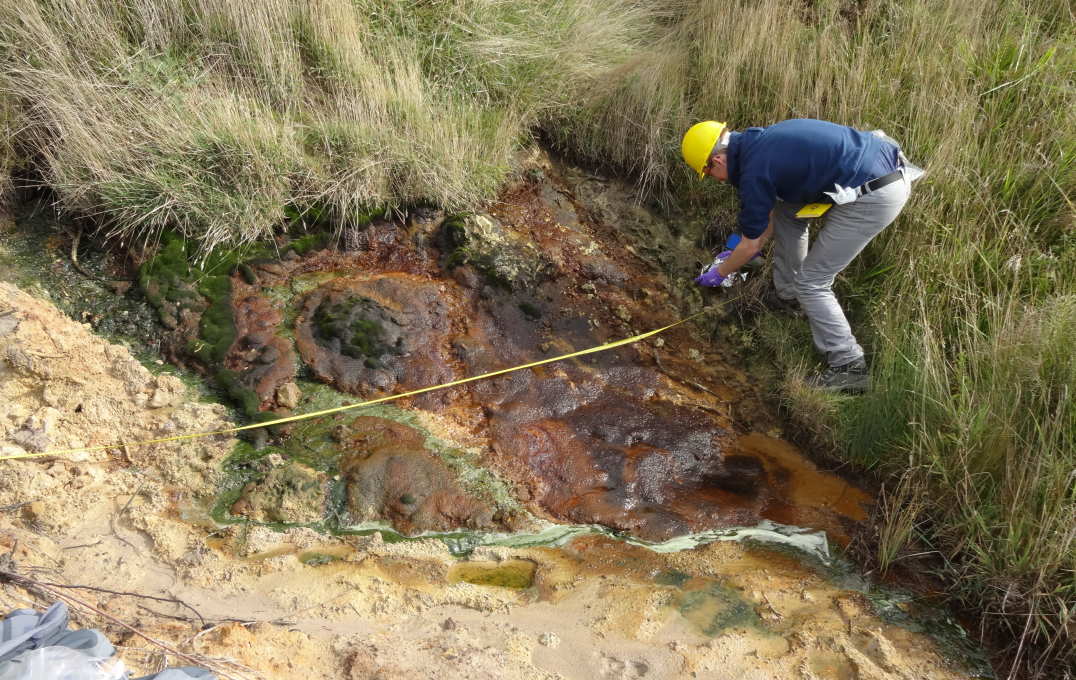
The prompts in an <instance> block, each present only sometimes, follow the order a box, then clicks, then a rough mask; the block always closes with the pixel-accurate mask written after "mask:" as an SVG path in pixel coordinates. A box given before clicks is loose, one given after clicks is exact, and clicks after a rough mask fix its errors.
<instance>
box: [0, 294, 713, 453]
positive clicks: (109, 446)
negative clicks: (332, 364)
mask: <svg viewBox="0 0 1076 680" xmlns="http://www.w3.org/2000/svg"><path fill="white" fill-rule="evenodd" d="M727 302H728V301H725V302H722V303H719V304H716V305H713V306H710V307H707V308H706V309H704V310H702V311H701V312H696V313H695V314H692V315H691V316H688V317H684V318H683V319H680V320H679V321H676V322H674V323H671V324H669V325H668V326H662V327H661V328H657V329H655V330H652V331H647V332H646V333H640V334H639V335H633V336H632V337H630V338H624V339H623V340H615V341H613V342H607V343H605V344H604V345H598V346H596V347H590V348H588V349H583V350H579V351H578V352H571V353H570V354H562V355H560V356H557V357H550V358H549V359H541V360H540V361H532V362H530V363H529V364H520V365H519V366H513V367H511V368H502V369H501V370H499V371H492V372H490V373H483V374H482V375H476V376H472V377H470V378H462V379H460V380H453V381H452V382H446V383H441V384H440V385H433V386H431V387H422V388H420V389H417V390H411V391H410V392H403V393H401V394H390V395H388V396H387V397H378V398H377V399H371V400H369V401H363V402H360V403H358V404H345V405H344V406H336V407H334V408H327V409H323V410H321V411H312V412H310V413H301V414H299V415H297V416H287V417H286V418H277V419H276V420H267V421H265V422H263V423H251V424H249V425H239V426H237V427H229V428H226V429H223V430H212V431H210V432H193V433H190V434H181V435H176V436H174V437H161V438H160V439H147V440H145V441H140V442H126V443H125V442H119V443H116V444H102V445H99V446H79V447H76V448H73V449H56V450H54V451H43V452H41V453H20V454H16V455H13V456H0V460H13V459H16V458H39V457H41V456H63V455H66V454H69V453H75V452H76V451H87V452H89V451H103V450H105V449H116V448H122V447H131V446H149V445H150V444H163V443H165V442H178V441H183V440H185V439H200V438H202V437H212V436H215V435H218V434H231V433H233V432H242V431H243V430H256V429H258V428H262V427H270V426H272V425H280V424H283V423H294V422H295V421H298V420H307V419H309V418H318V417H320V416H327V415H329V414H331V413H339V412H341V411H350V410H352V409H357V408H362V407H364V406H373V405H374V404H380V403H383V402H386V401H392V400H394V399H402V398H404V397H411V396H414V395H416V394H423V393H424V392H432V391H433V390H440V389H445V388H448V387H455V386H456V385H463V384H465V383H469V382H474V381H476V380H485V379H486V378H493V377H496V376H498V375H504V374H506V373H512V372H514V371H521V370H523V369H525V368H534V367H535V366H541V365H543V364H550V363H553V362H554V361H562V360H564V359H571V358H573V357H578V356H583V355H584V354H593V353H595V352H604V351H605V350H607V349H613V348H614V347H623V346H624V345H630V344H632V343H633V342H638V341H640V340H645V339H647V338H649V337H651V336H654V335H657V334H658V333H663V332H665V331H667V330H669V329H670V328H674V327H676V326H679V325H680V324H682V323H687V322H688V321H691V320H692V319H695V318H697V317H700V316H702V315H703V314H706V313H707V312H710V311H712V310H714V309H716V308H718V307H720V306H722V305H723V304H726V303H727Z"/></svg>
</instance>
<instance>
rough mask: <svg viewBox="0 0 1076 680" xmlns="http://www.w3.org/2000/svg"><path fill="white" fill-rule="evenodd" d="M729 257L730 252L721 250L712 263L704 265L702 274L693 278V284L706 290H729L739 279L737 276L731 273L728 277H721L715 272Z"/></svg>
mask: <svg viewBox="0 0 1076 680" xmlns="http://www.w3.org/2000/svg"><path fill="white" fill-rule="evenodd" d="M729 255H732V251H731V250H723V251H721V252H720V253H718V255H717V257H715V258H714V261H713V262H711V263H710V264H708V265H706V267H704V268H703V270H702V273H701V274H699V275H698V276H697V277H695V283H697V284H699V285H700V286H705V287H707V288H718V287H720V288H731V287H732V286H733V285H734V284H735V283H736V281H737V279H739V278H741V277H740V276H738V275H737V274H735V273H733V274H730V275H728V276H722V274H721V273H720V272H719V271H718V270H717V268H718V267H719V266H720V265H721V263H722V262H724V261H725V260H727V259H728V257H729Z"/></svg>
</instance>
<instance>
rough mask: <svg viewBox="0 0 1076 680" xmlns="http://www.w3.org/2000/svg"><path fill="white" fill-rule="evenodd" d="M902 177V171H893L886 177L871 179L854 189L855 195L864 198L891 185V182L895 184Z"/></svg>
mask: <svg viewBox="0 0 1076 680" xmlns="http://www.w3.org/2000/svg"><path fill="white" fill-rule="evenodd" d="M903 177H904V171H902V170H894V171H893V172H891V173H889V174H888V175H882V176H881V177H878V178H877V179H872V180H871V181H869V182H867V183H866V184H864V185H863V186H861V187H859V188H858V189H856V193H858V194H859V195H860V196H866V195H867V194H869V193H870V192H872V191H878V190H879V189H881V188H882V187H884V186H888V185H890V184H892V183H893V182H896V181H897V180H898V179H901V178H903Z"/></svg>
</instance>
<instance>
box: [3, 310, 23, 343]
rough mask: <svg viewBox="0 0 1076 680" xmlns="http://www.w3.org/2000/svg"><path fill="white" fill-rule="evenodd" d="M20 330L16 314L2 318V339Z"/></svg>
mask: <svg viewBox="0 0 1076 680" xmlns="http://www.w3.org/2000/svg"><path fill="white" fill-rule="evenodd" d="M18 328H19V320H18V319H16V318H15V315H14V314H10V313H9V314H5V315H4V316H0V337H3V336H5V335H11V334H12V333H14V332H15V331H16V330H18Z"/></svg>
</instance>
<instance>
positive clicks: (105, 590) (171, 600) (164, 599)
mask: <svg viewBox="0 0 1076 680" xmlns="http://www.w3.org/2000/svg"><path fill="white" fill-rule="evenodd" d="M11 575H12V574H10V572H0V576H11ZM37 583H40V584H41V585H43V586H49V587H51V588H77V589H78V590H92V591H94V592H97V593H108V594H109V595H122V596H126V597H140V598H142V599H144V600H156V601H158V602H169V603H171V604H177V605H179V606H181V607H186V608H187V609H189V610H191V611H192V612H194V615H195V616H197V617H198V620H199V621H201V622H202V625H203V626H204V625H205V618H204V617H203V616H202V615H201V614H200V613H199V612H198V610H197V609H195V608H194V607H192V606H190V605H189V604H187V603H186V602H184V601H183V600H180V599H179V598H176V597H157V596H155V595H142V594H141V593H129V592H127V591H124V590H109V589H108V588H98V587H97V586H79V585H64V584H62V583H49V582H48V581H37ZM188 620H189V619H188Z"/></svg>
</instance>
